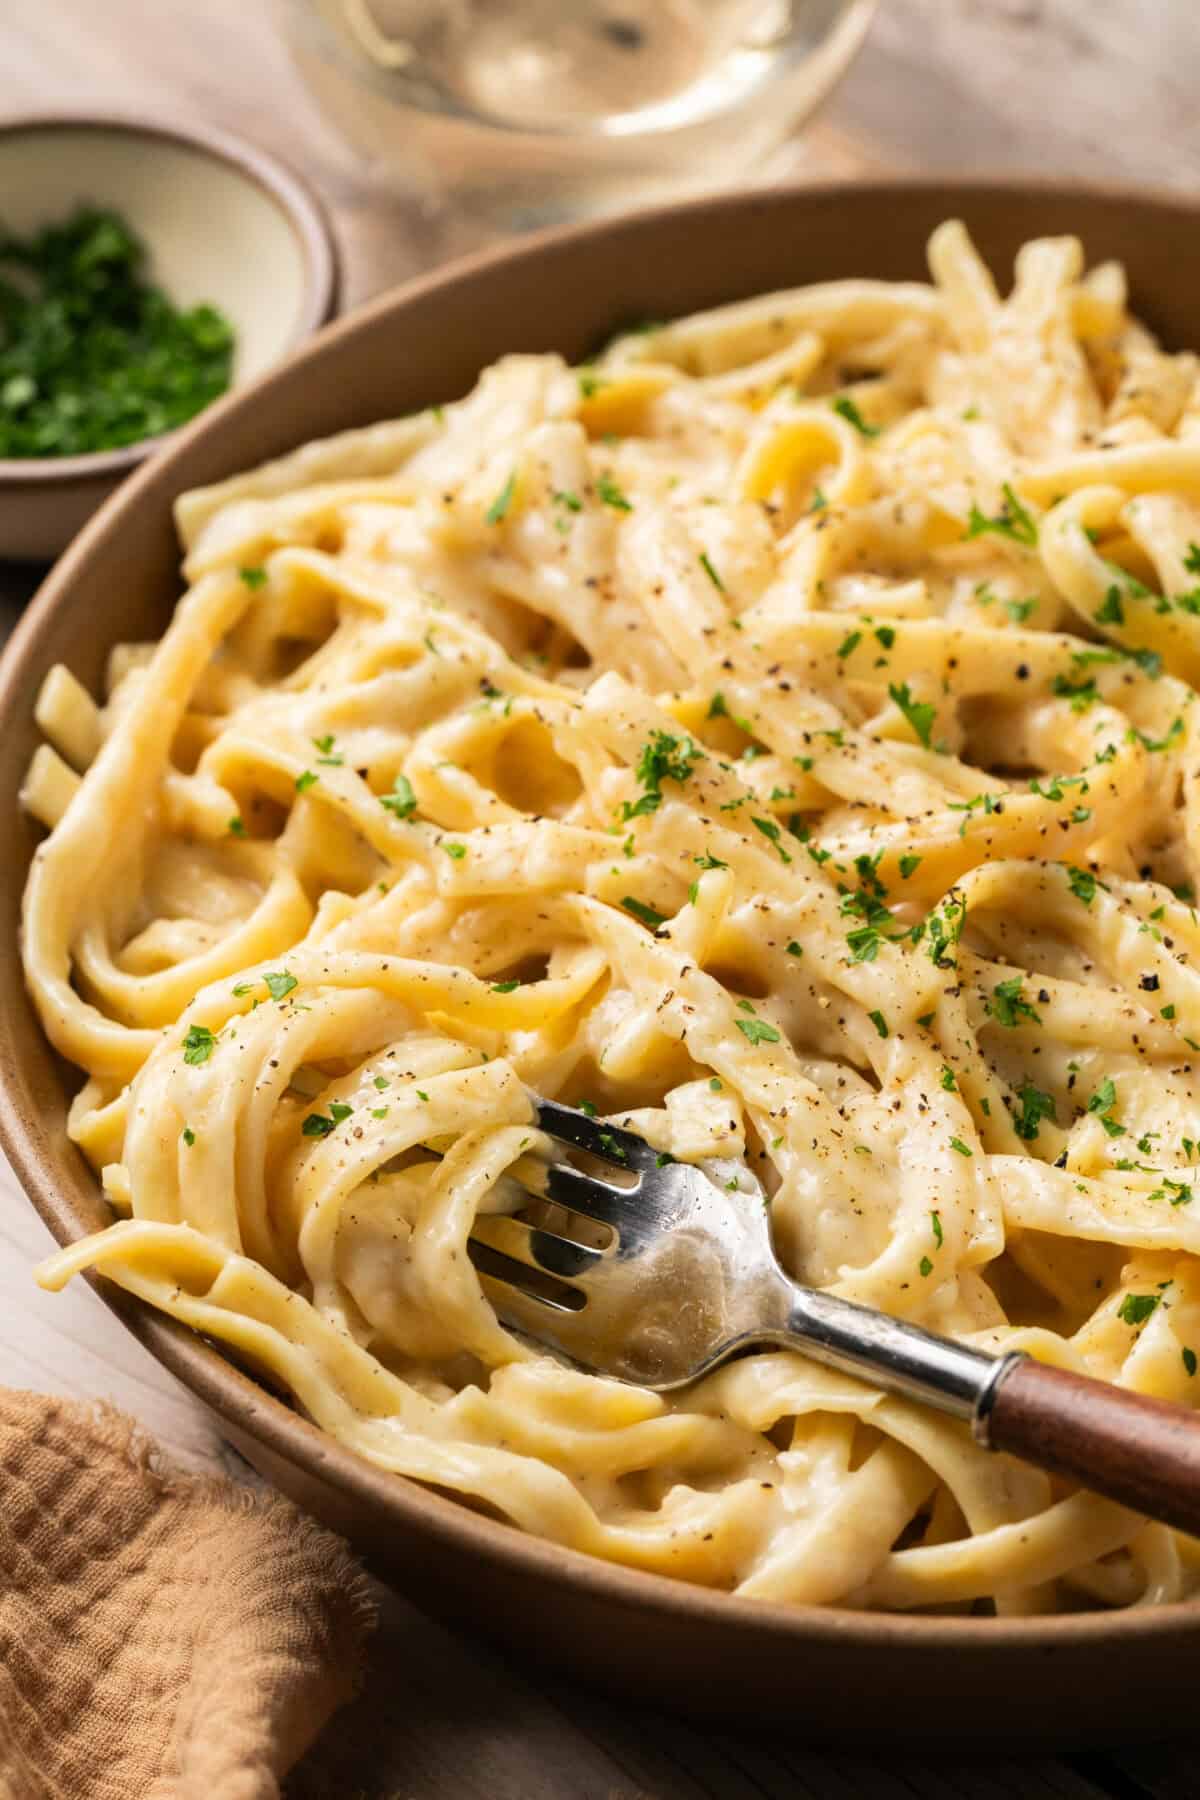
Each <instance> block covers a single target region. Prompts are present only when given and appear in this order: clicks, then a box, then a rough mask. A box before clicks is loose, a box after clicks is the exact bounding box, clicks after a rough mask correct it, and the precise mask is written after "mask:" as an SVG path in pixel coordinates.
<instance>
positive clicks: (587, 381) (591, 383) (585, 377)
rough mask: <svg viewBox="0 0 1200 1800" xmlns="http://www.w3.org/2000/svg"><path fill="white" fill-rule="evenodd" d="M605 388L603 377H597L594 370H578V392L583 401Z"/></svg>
mask: <svg viewBox="0 0 1200 1800" xmlns="http://www.w3.org/2000/svg"><path fill="white" fill-rule="evenodd" d="M607 386H608V383H607V382H606V381H605V379H604V377H603V375H597V374H596V372H595V370H594V369H580V371H579V392H580V395H581V396H582V398H583V399H584V400H590V399H591V397H592V395H593V394H596V393H599V391H600V389H601V388H602V387H607Z"/></svg>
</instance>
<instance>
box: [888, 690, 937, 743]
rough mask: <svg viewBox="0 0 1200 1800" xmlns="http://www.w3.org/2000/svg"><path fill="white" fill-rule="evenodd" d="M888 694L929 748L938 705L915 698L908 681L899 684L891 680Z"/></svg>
mask: <svg viewBox="0 0 1200 1800" xmlns="http://www.w3.org/2000/svg"><path fill="white" fill-rule="evenodd" d="M888 696H889V698H890V699H892V700H894V701H895V703H896V705H897V706H898V707H899V708H900V711H901V712H902V713H903V714H904V717H905V718H906V719H907V720H908V722H909V724H910V725H911V726H912V728H913V730H914V731H915V732H916V734H917V736H918V738H920V740H921V742H922V744H923V745H924V746H925V748H926V750H928V748H929V739H930V733H931V732H932V730H933V721H934V719H935V718H936V717H937V707H936V706H934V704H933V702H932V701H930V700H914V699H913V697H912V692H911V690H910V688H909V685H908V683H907V681H902V682H901V683H900V684H899V686H897V685H896V683H895V682H889V683H888Z"/></svg>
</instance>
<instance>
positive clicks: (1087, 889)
mask: <svg viewBox="0 0 1200 1800" xmlns="http://www.w3.org/2000/svg"><path fill="white" fill-rule="evenodd" d="M1075 810H1076V812H1079V811H1082V813H1083V815H1084V818H1085V819H1089V818H1091V809H1090V808H1088V807H1082V808H1080V807H1076V809H1075ZM1071 816H1072V818H1074V816H1075V815H1074V813H1072V815H1071ZM1076 822H1077V823H1082V821H1076ZM1067 886H1068V887H1069V888H1070V890H1071V892H1072V893H1073V894H1074V896H1075V898H1076V899H1077V900H1082V901H1083V904H1084V905H1085V906H1090V905H1091V904H1092V901H1093V900H1094V899H1095V898H1096V877H1095V875H1093V873H1092V871H1091V870H1090V869H1077V868H1075V867H1074V866H1073V865H1071V864H1068V865H1067Z"/></svg>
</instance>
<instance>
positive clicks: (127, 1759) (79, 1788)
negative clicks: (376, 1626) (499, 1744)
mask: <svg viewBox="0 0 1200 1800" xmlns="http://www.w3.org/2000/svg"><path fill="white" fill-rule="evenodd" d="M372 1622H373V1605H372V1601H371V1599H370V1596H369V1591H368V1587H367V1581H366V1577H365V1576H364V1574H363V1573H362V1571H361V1570H360V1569H359V1567H358V1565H357V1564H356V1563H355V1561H354V1559H353V1557H352V1556H351V1555H350V1552H349V1550H348V1549H347V1548H346V1546H345V1545H344V1544H343V1543H342V1542H341V1540H340V1539H339V1538H336V1537H334V1536H333V1535H332V1533H330V1532H328V1531H325V1530H324V1529H322V1527H320V1526H318V1525H316V1524H314V1522H313V1521H312V1520H311V1519H308V1518H306V1517H305V1516H304V1515H303V1514H302V1513H300V1512H299V1511H297V1509H296V1508H295V1507H294V1506H293V1505H292V1504H291V1503H290V1502H289V1501H287V1500H283V1499H281V1498H279V1497H278V1496H274V1495H263V1494H260V1493H258V1492H256V1491H254V1490H250V1489H240V1488H238V1487H237V1486H235V1484H234V1483H233V1482H230V1481H223V1480H213V1479H208V1478H203V1477H201V1478H197V1477H193V1476H185V1475H179V1474H172V1473H171V1472H169V1471H168V1470H166V1469H164V1468H163V1467H162V1466H161V1464H160V1462H159V1460H158V1456H157V1453H156V1452H155V1450H154V1447H153V1445H152V1444H151V1443H150V1442H149V1441H148V1440H147V1439H146V1438H145V1437H144V1436H143V1435H142V1433H141V1432H140V1431H139V1430H138V1428H137V1426H135V1425H134V1423H133V1422H132V1420H130V1419H127V1418H125V1417H123V1415H121V1414H120V1413H117V1412H114V1411H113V1410H111V1409H110V1408H108V1407H103V1406H87V1405H77V1404H74V1403H71V1402H68V1401H65V1400H57V1399H48V1398H47V1397H46V1396H44V1395H41V1394H27V1393H16V1392H13V1391H11V1390H9V1389H4V1388H0V1800H277V1797H278V1795H279V1791H280V1789H279V1782H280V1779H281V1777H282V1776H283V1775H284V1774H285V1773H286V1772H287V1770H288V1769H289V1768H290V1767H291V1765H292V1764H293V1763H294V1762H295V1761H296V1759H297V1758H298V1757H299V1756H301V1755H303V1753H304V1751H305V1750H306V1749H307V1748H308V1745H309V1744H310V1743H311V1742H312V1740H313V1739H314V1738H315V1737H316V1735H317V1733H318V1732H319V1731H320V1729H321V1727H322V1725H324V1723H325V1721H326V1720H327V1719H328V1717H329V1715H330V1713H331V1712H332V1711H333V1710H334V1708H335V1707H337V1706H339V1705H340V1704H341V1703H342V1702H343V1701H344V1700H346V1699H348V1698H349V1697H350V1694H351V1692H352V1691H353V1688H354V1686H355V1684H356V1681H357V1677H358V1672H359V1668H360V1666H361V1662H362V1654H363V1646H364V1643H365V1641H366V1637H367V1634H368V1632H369V1631H370V1629H371V1625H372Z"/></svg>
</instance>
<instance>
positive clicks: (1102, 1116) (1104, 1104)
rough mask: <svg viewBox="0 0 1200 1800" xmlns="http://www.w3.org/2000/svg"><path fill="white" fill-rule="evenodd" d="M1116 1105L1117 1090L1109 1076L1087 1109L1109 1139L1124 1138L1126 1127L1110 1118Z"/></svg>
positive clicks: (1093, 1096) (1089, 1102) (1101, 1084)
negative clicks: (1098, 1121) (1093, 1114)
mask: <svg viewBox="0 0 1200 1800" xmlns="http://www.w3.org/2000/svg"><path fill="white" fill-rule="evenodd" d="M1116 1104H1117V1090H1116V1086H1115V1084H1114V1082H1113V1079H1112V1076H1111V1075H1109V1076H1106V1078H1105V1079H1104V1080H1103V1081H1102V1082H1101V1083H1100V1086H1099V1087H1098V1088H1097V1089H1096V1091H1095V1093H1094V1094H1093V1095H1092V1097H1091V1099H1090V1100H1089V1101H1088V1103H1087V1109H1088V1111H1089V1112H1090V1113H1095V1115H1096V1116H1097V1118H1098V1119H1099V1120H1100V1123H1101V1124H1102V1125H1103V1127H1104V1129H1105V1131H1106V1132H1107V1133H1108V1135H1109V1137H1124V1136H1125V1127H1124V1126H1123V1125H1118V1123H1117V1121H1116V1120H1115V1119H1114V1118H1111V1117H1110V1116H1109V1115H1110V1114H1111V1112H1112V1109H1113V1107H1114V1106H1115V1105H1116ZM1139 1147H1140V1146H1139Z"/></svg>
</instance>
